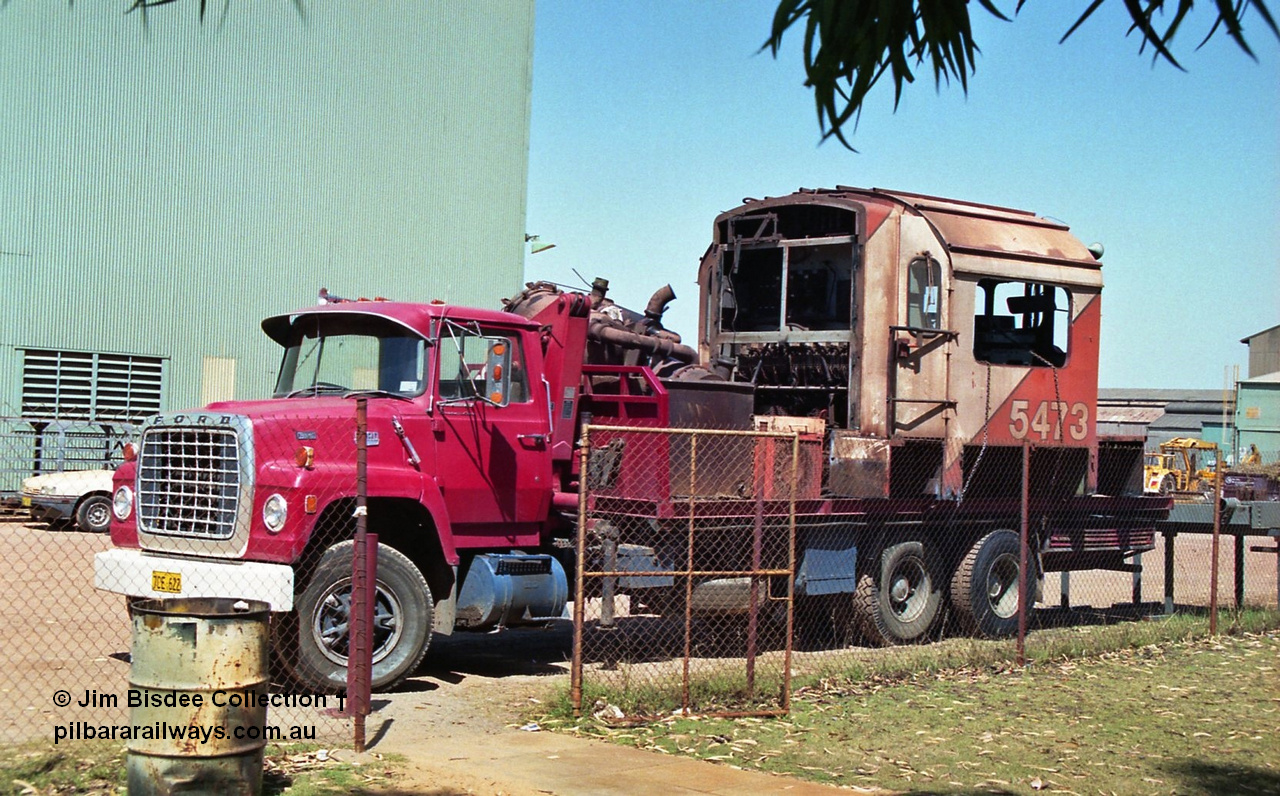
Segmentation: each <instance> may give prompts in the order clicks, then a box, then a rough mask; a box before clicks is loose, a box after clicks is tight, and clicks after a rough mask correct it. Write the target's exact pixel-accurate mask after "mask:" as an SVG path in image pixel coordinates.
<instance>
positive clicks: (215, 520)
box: [138, 427, 241, 539]
mask: <svg viewBox="0 0 1280 796" xmlns="http://www.w3.org/2000/svg"><path fill="white" fill-rule="evenodd" d="M238 442H239V440H238V435H237V434H236V432H235V431H232V430H229V429H221V428H219V429H211V428H186V427H183V428H153V429H149V430H148V431H147V432H146V433H145V434H144V435H143V444H142V455H141V458H140V460H139V462H138V464H139V468H138V515H139V516H138V519H139V521H140V523H141V526H142V529H143V530H144V531H146V532H148V533H154V534H164V535H170V536H190V537H196V538H201V539H228V538H230V537H231V535H232V534H233V533H234V532H235V526H236V516H237V512H238V509H239V503H240V486H241V485H240V463H239V458H238V453H239V444H238Z"/></svg>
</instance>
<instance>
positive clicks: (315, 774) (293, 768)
mask: <svg viewBox="0 0 1280 796" xmlns="http://www.w3.org/2000/svg"><path fill="white" fill-rule="evenodd" d="M125 756H126V752H125V747H124V745H123V744H121V743H120V742H118V741H76V742H73V743H66V742H64V743H63V744H60V745H59V746H49V745H47V744H36V743H30V744H19V745H9V746H0V796H9V795H10V794H13V795H14V796H18V794H26V795H27V796H32V795H33V794H64V793H76V794H87V795H88V796H99V795H102V796H105V794H113V795H114V794H118V793H123V792H124V790H125V785H126V782H125ZM403 762H404V761H403V760H402V759H401V758H399V757H398V756H390V757H386V758H382V759H376V760H375V761H374V762H371V763H366V764H363V765H354V764H351V763H344V762H340V761H338V760H336V759H334V758H333V757H332V756H330V755H329V754H328V752H327V751H323V750H322V749H321V748H320V747H318V746H316V745H314V744H309V745H289V746H279V745H276V744H269V745H268V746H267V751H266V760H265V764H264V771H263V788H262V792H263V794H265V795H266V796H271V795H273V794H288V795H289V796H340V794H350V793H363V792H375V791H377V790H379V789H383V788H386V787H387V786H388V785H394V783H395V780H396V779H397V778H398V776H399V773H400V770H401V767H402V764H403Z"/></svg>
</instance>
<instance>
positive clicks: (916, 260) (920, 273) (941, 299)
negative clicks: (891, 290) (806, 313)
mask: <svg viewBox="0 0 1280 796" xmlns="http://www.w3.org/2000/svg"><path fill="white" fill-rule="evenodd" d="M905 271H906V273H905V274H904V275H903V279H902V281H901V283H900V284H902V287H903V289H902V290H901V294H900V295H901V302H902V304H903V306H900V308H899V312H900V314H899V319H900V320H901V321H902V323H899V324H898V325H895V326H890V327H889V331H890V336H891V340H892V343H891V347H890V357H891V358H892V360H893V365H892V367H891V368H890V384H889V395H888V401H889V419H890V423H889V427H890V435H891V436H896V435H905V436H910V437H927V438H936V439H943V438H944V437H945V436H946V431H947V425H946V424H947V421H948V420H949V418H950V417H951V415H952V410H954V409H955V401H954V400H952V397H951V395H950V386H949V381H950V379H949V373H948V365H949V363H950V359H951V346H952V344H954V342H955V340H956V333H955V331H953V330H951V329H949V328H948V327H947V323H948V321H949V319H948V318H947V303H948V302H947V300H946V296H947V291H946V290H945V289H944V285H943V279H944V278H945V275H944V273H943V268H942V264H941V263H940V262H939V261H938V259H937V258H936V257H934V256H933V255H932V254H930V253H929V252H923V253H921V254H919V255H917V256H915V257H913V258H912V259H911V260H910V261H909V262H908V263H907V266H906V269H905Z"/></svg>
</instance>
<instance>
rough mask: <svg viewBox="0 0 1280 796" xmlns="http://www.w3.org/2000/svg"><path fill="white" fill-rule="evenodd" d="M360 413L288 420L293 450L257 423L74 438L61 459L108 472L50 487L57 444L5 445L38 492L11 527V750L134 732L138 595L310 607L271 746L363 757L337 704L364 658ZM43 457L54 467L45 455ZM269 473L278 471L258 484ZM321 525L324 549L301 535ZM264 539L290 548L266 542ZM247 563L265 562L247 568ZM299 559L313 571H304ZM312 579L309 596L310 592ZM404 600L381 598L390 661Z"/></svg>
mask: <svg viewBox="0 0 1280 796" xmlns="http://www.w3.org/2000/svg"><path fill="white" fill-rule="evenodd" d="M347 405H348V406H350V407H351V413H350V416H346V417H332V416H329V417H323V416H319V415H311V414H307V413H305V412H303V411H300V412H299V413H298V414H296V415H294V416H289V417H279V418H276V419H274V420H273V424H274V428H275V429H277V430H280V429H283V430H285V431H286V432H287V433H285V434H279V433H276V434H267V433H263V432H262V430H261V429H260V428H257V427H255V424H254V422H253V421H252V420H251V419H250V418H247V417H245V416H220V415H214V414H205V413H190V414H186V415H166V416H163V418H162V422H160V423H153V424H151V425H149V426H148V427H147V428H146V431H145V433H146V435H147V437H146V439H145V440H142V439H140V438H139V437H138V435H137V432H136V431H135V432H134V435H133V436H132V438H127V437H126V436H125V434H124V433H123V431H122V430H121V429H116V428H111V429H103V430H101V433H100V434H99V435H98V436H97V437H93V436H92V435H91V434H89V433H88V432H85V431H83V430H81V431H77V432H76V434H75V435H74V436H73V435H71V434H69V433H67V434H64V435H63V436H61V437H59V438H58V439H60V440H66V441H67V442H66V443H65V447H64V448H58V450H67V451H69V450H70V448H71V443H70V441H71V440H73V439H74V440H75V443H76V446H77V449H84V450H92V451H97V452H99V453H100V454H101V455H100V456H99V457H97V458H94V459H92V460H87V459H84V458H79V459H76V458H73V457H72V456H70V455H69V453H68V455H66V456H64V457H61V459H60V461H63V462H65V463H66V465H67V467H68V469H67V470H66V471H64V472H57V473H47V472H46V473H45V474H44V475H43V476H42V477H40V478H32V477H31V474H32V473H37V472H45V471H47V470H48V469H49V468H48V467H47V466H45V465H46V464H47V462H48V452H49V451H50V449H51V446H50V437H49V436H48V433H47V432H48V429H46V433H45V437H44V439H43V441H42V442H39V443H37V444H33V442H32V440H31V435H30V434H29V433H28V432H27V431H26V430H25V429H22V428H21V427H20V425H18V424H11V425H10V426H9V427H8V428H7V430H8V431H10V433H9V434H8V435H7V436H3V435H0V450H2V451H3V452H4V454H3V457H4V460H3V465H2V469H3V471H4V472H5V473H9V474H13V476H14V477H15V478H16V476H18V475H25V478H24V479H21V480H18V482H17V483H16V484H15V488H14V490H13V493H12V497H10V498H9V499H8V504H9V514H8V516H7V517H5V518H4V520H5V521H4V523H3V525H0V579H2V580H3V581H4V582H5V583H6V584H7V586H8V588H6V589H5V590H4V592H3V594H2V595H0V742H5V743H9V742H20V741H26V740H35V739H44V740H53V739H56V738H57V737H58V733H59V732H71V733H72V735H70V736H66V735H64V736H63V737H84V736H83V728H84V727H87V726H92V727H94V728H98V727H103V728H107V727H111V726H113V725H114V726H122V725H127V724H129V713H130V706H129V699H130V690H131V688H130V683H129V672H130V654H131V640H132V639H131V636H132V624H131V621H130V610H129V606H128V602H129V600H128V598H127V597H126V596H125V595H126V594H129V595H140V596H146V597H153V598H163V597H166V596H175V595H178V594H181V595H182V596H183V597H193V596H219V597H240V598H247V599H263V600H267V601H269V602H271V603H272V605H273V606H276V607H279V606H280V605H288V604H294V605H296V606H297V607H298V608H299V614H298V615H293V614H285V613H273V614H272V635H273V643H272V652H271V661H270V672H271V683H270V687H269V693H270V695H271V696H270V697H269V699H270V703H269V707H270V709H269V711H268V714H267V722H268V724H269V725H270V729H268V730H267V733H268V734H267V736H266V737H267V739H268V740H279V741H284V742H288V741H291V740H302V741H317V742H327V743H338V742H341V741H343V740H347V741H348V742H349V740H350V738H351V732H352V720H351V719H350V718H348V717H347V716H345V715H342V714H341V713H340V709H341V708H343V707H345V706H346V702H345V699H339V697H338V694H339V693H340V692H342V691H343V690H344V689H345V687H346V679H345V678H346V675H345V672H346V668H345V664H346V660H347V655H348V652H349V649H348V646H349V640H348V624H349V622H348V620H349V617H350V615H351V613H352V605H351V584H352V556H353V546H354V543H353V542H352V541H350V540H352V539H353V536H354V534H355V528H356V513H357V512H356V511H355V508H356V503H357V483H356V471H355V469H354V468H353V467H352V463H354V462H355V460H356V456H357V447H358V444H357V443H358V438H357V418H356V413H355V404H354V402H348V404H347ZM37 436H38V435H37ZM125 442H133V443H139V442H142V443H143V445H142V446H141V451H142V453H141V457H140V458H138V459H137V460H136V461H130V462H126V461H125V459H124V455H123V451H124V443H125ZM60 444H62V443H60ZM41 447H43V451H44V453H45V454H46V455H45V456H44V457H41V456H38V455H34V454H33V451H34V452H37V453H38V452H40V449H41ZM266 461H270V462H276V463H278V464H277V466H275V467H273V468H268V469H255V462H258V463H261V462H266ZM76 465H92V469H80V470H77V469H74V467H75V466H76ZM118 468H126V469H125V470H124V471H123V474H124V476H125V478H124V480H122V481H120V482H119V483H122V484H125V485H127V486H128V487H129V488H130V490H132V500H124V501H122V502H116V503H115V504H114V505H113V501H112V498H113V486H112V476H113V472H112V470H115V469H118ZM24 483H25V485H24ZM303 485H305V489H302V488H299V487H302V486H303ZM286 495H287V496H288V500H285V496H286ZM375 510H376V509H375ZM113 512H114V513H115V516H116V517H117V519H118V518H120V517H121V516H122V515H123V516H124V520H125V521H124V522H123V523H120V524H118V525H117V527H116V530H115V536H116V539H115V544H114V545H113V540H112V537H111V536H110V535H109V534H108V533H107V532H106V531H107V527H108V525H109V522H110V518H111V516H112V513H113ZM313 522H314V527H315V530H314V532H313V533H312V535H311V537H310V540H309V541H308V540H307V538H306V537H305V536H304V535H302V534H298V533H296V531H297V529H299V528H301V527H303V526H309V525H311V524H312V523H313ZM264 523H265V524H266V525H267V527H269V528H271V527H274V528H276V529H277V530H278V531H279V533H277V534H262V533H260V532H255V533H254V534H253V535H252V536H251V535H250V533H249V529H250V527H251V526H254V527H256V528H261V527H262V526H263V524H264ZM139 540H141V542H142V545H143V547H144V549H145V550H146V551H147V552H146V553H145V554H142V555H139V554H138V552H137V545H138V542H139ZM304 543H305V544H304ZM246 548H252V550H250V551H249V553H248V555H245V556H244V557H245V558H248V559H251V560H252V561H253V563H249V562H248V561H242V560H241V558H242V554H243V553H244V551H245V550H246ZM298 554H302V557H301V562H300V563H299V564H298V565H297V566H296V567H293V568H291V567H289V566H288V563H289V562H290V561H291V560H293V559H294V557H295V556H297V555H298ZM188 555H195V556H200V557H201V558H200V561H199V562H195V560H194V559H191V558H183V556H188ZM219 559H221V561H219ZM193 562H195V563H193ZM271 562H277V563H274V564H273V563H271ZM295 571H296V572H297V574H298V580H297V582H298V584H299V585H302V584H306V585H305V587H304V588H300V589H298V590H297V592H296V593H295V589H294V582H295V581H294V572H295ZM387 600H388V598H387V595H386V594H385V593H384V592H382V591H379V602H378V603H377V605H376V610H375V611H374V616H373V620H374V621H373V624H374V633H373V635H374V638H373V642H372V643H373V649H374V658H375V660H377V655H378V650H379V645H380V644H381V645H383V646H385V644H386V641H387V639H388V637H389V636H390V635H391V634H392V633H393V632H397V631H396V630H395V629H394V628H393V627H391V626H390V625H391V624H393V623H392V622H390V620H389V614H390V612H391V611H392V608H391V607H390V606H389V605H388V603H387ZM299 616H301V619H299V618H298V617H299ZM420 632H429V630H425V629H422V630H421V631H420ZM416 663H417V662H416V661H414V662H413V665H416ZM175 688H179V686H177V685H175ZM68 697H69V698H68ZM75 732H81V733H82V734H81V735H79V736H76V735H75V734H74V733H75ZM94 734H95V735H99V731H97V730H95V731H94ZM99 737H100V736H99Z"/></svg>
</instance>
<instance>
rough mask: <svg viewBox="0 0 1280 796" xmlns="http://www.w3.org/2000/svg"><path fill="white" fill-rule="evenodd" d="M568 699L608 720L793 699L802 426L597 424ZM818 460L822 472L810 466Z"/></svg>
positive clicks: (587, 472) (754, 709) (786, 703)
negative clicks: (792, 429) (796, 430)
mask: <svg viewBox="0 0 1280 796" xmlns="http://www.w3.org/2000/svg"><path fill="white" fill-rule="evenodd" d="M581 450H582V453H581V478H582V490H581V495H582V497H581V501H580V505H579V522H578V540H577V554H578V555H577V560H578V561H579V562H580V563H579V566H578V568H577V579H576V587H575V592H574V645H573V667H572V699H573V704H574V709H575V711H576V712H578V713H579V714H581V713H583V712H590V713H594V714H596V715H600V716H602V717H603V718H605V719H612V720H627V719H636V720H643V719H651V718H653V717H655V716H659V715H670V714H672V713H679V714H699V715H720V716H725V715H778V714H783V713H786V712H787V711H788V710H789V707H790V696H789V694H790V671H791V666H790V662H791V648H792V637H793V622H794V615H793V610H792V606H793V597H794V594H793V588H794V577H793V574H794V572H795V559H796V551H795V537H796V501H797V499H800V498H802V497H804V496H806V495H807V494H808V493H810V492H812V493H813V495H814V496H815V497H816V495H817V490H818V489H819V488H820V484H819V483H810V482H811V481H812V480H813V479H819V478H820V476H821V463H820V460H817V461H815V462H807V461H805V457H806V456H808V457H810V458H812V457H815V456H820V455H821V446H820V445H807V444H806V445H802V444H801V439H800V437H799V436H797V435H796V434H789V433H770V432H746V431H737V432H734V431H709V430H696V429H643V428H621V427H612V426H588V427H587V428H585V429H584V432H583V438H582V449H581ZM814 464H816V465H817V466H816V467H814V466H813V465H814Z"/></svg>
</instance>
